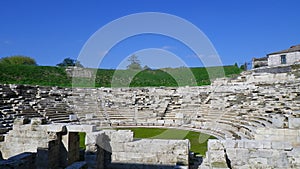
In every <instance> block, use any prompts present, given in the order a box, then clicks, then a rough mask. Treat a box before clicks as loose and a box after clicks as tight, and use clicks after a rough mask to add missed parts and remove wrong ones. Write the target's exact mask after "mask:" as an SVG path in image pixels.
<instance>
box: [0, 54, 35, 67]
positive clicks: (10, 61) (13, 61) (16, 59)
mask: <svg viewBox="0 0 300 169" xmlns="http://www.w3.org/2000/svg"><path fill="white" fill-rule="evenodd" d="M0 64H7V65H37V64H36V62H35V60H34V59H33V58H30V57H28V56H21V55H16V56H9V57H4V58H2V59H0Z"/></svg>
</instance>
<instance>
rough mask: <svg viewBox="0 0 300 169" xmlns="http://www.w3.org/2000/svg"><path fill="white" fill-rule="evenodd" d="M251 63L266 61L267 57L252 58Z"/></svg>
mask: <svg viewBox="0 0 300 169" xmlns="http://www.w3.org/2000/svg"><path fill="white" fill-rule="evenodd" d="M252 60H253V61H268V57H262V58H253V59H252Z"/></svg>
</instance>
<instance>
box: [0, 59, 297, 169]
mask: <svg viewBox="0 0 300 169" xmlns="http://www.w3.org/2000/svg"><path fill="white" fill-rule="evenodd" d="M0 96H1V100H0V107H1V108H0V112H1V114H0V116H1V117H0V133H1V137H0V140H1V141H3V142H2V143H1V147H0V150H1V152H2V155H3V157H4V158H11V157H12V156H15V155H17V154H18V153H21V152H24V151H25V149H22V148H19V147H22V146H16V145H19V144H24V145H25V143H27V142H25V143H23V142H24V141H23V142H22V141H21V140H26V139H23V138H26V137H28V136H30V135H31V136H32V138H34V137H35V136H40V138H38V139H39V140H40V141H39V142H38V143H37V144H35V145H36V146H37V147H30V146H29V147H30V148H29V149H26V151H27V152H33V153H36V154H35V156H36V157H33V155H32V154H25V155H23V156H21V157H19V158H26V159H28V160H29V161H30V160H33V159H34V158H38V157H39V152H41V151H42V150H44V149H42V148H47V147H48V148H49V144H50V143H51V145H56V142H55V140H57V139H55V138H58V140H64V137H67V138H69V137H73V136H72V134H66V135H67V136H66V135H65V133H68V126H71V125H74V126H79V125H87V126H93V131H94V132H91V133H93V134H87V136H88V135H89V137H88V138H87V139H86V145H87V150H91V151H90V152H91V158H86V164H87V165H88V166H92V165H95V164H93V163H96V161H102V162H103V164H101V165H105V166H106V167H107V166H109V163H110V164H112V163H114V165H118V166H122V165H123V164H125V163H126V164H131V163H134V162H137V163H138V164H139V165H140V166H139V167H141V168H143V167H144V168H145V166H142V164H148V165H152V164H158V163H161V164H162V165H165V166H167V165H171V166H173V167H174V166H175V165H181V164H182V166H188V152H186V151H185V150H186V148H187V147H188V146H189V145H188V142H187V141H185V140H181V141H180V140H176V141H174V142H173V141H172V140H147V139H143V140H130V139H129V138H131V139H132V136H129V135H130V133H131V132H129V131H128V133H126V132H125V133H126V134H125V133H118V132H120V131H103V128H110V127H113V128H118V127H141V126H142V127H160V128H178V129H186V130H191V131H199V132H203V133H207V134H210V135H213V136H215V137H217V138H218V140H209V142H208V152H207V155H206V157H205V159H204V161H203V163H202V165H201V166H199V168H300V164H299V161H300V158H299V154H300V153H299V147H300V70H299V65H292V66H288V67H284V68H283V67H281V68H277V69H276V68H266V69H264V70H263V69H257V70H252V71H247V72H243V73H242V74H241V75H240V76H239V77H237V78H234V79H228V78H226V79H217V80H215V81H214V83H213V84H212V85H210V86H198V87H177V88H175V87H149V88H147V87H145V88H95V89H92V88H73V89H71V88H58V87H41V86H27V85H1V86H0ZM14 119H18V120H17V121H15V122H14ZM20 119H23V121H22V120H21V121H20ZM37 119H45V121H44V120H37ZM21 123H23V125H24V127H19V128H18V125H19V126H20V124H21ZM35 123H38V124H40V125H34V124H35ZM44 123H47V124H44ZM53 124H56V125H58V124H60V125H62V124H64V125H65V126H66V127H62V131H60V132H55V133H60V134H56V137H52V134H51V130H48V127H42V126H52V125H53ZM35 128H36V129H37V130H36V131H35V130H34V129H35ZM50 128H51V127H50ZM64 128H66V131H64V130H65V129H64ZM71 128H72V127H71ZM12 129H13V130H12ZM23 129H24V133H23V132H22V131H23ZM81 130H83V129H81ZM25 131H26V132H25ZM73 131H74V133H75V134H74V138H75V137H77V134H76V133H78V132H80V131H78V130H73ZM83 131H84V130H83ZM31 132H32V134H30V133H31ZM39 132H43V133H45V134H38V133H39ZM49 132H50V133H49ZM103 132H104V133H105V134H104V135H105V137H106V136H107V138H104V136H103V134H101V133H103ZM69 133H70V132H69ZM112 133H118V134H121V135H122V134H125V135H126V136H125V135H124V136H122V137H120V138H119V140H118V139H116V138H115V137H113V135H114V134H112ZM127 134H128V135H127ZM18 138H22V139H19V140H18ZM89 138H93V139H92V141H91V142H90V143H92V144H91V145H89ZM97 138H98V142H97ZM51 139H54V141H53V140H51ZM99 139H100V140H102V141H99ZM13 140H15V141H13ZM28 140H30V138H28ZM107 140H109V141H107ZM116 140H118V141H116ZM127 141H128V142H127ZM9 142H14V144H15V146H12V145H11V144H9ZM57 142H60V141H57ZM62 142H63V141H62ZM121 142H122V146H120V144H119V143H121ZM154 142H155V143H154ZM123 143H124V144H123ZM156 143H157V144H156ZM57 144H59V145H68V146H69V145H71V144H73V143H69V144H65V143H57ZM76 144H77V143H74V145H76ZM104 144H105V146H104ZM95 145H97V146H98V147H99V145H102V146H100V147H103V146H104V147H110V148H109V149H108V150H109V151H106V150H105V149H103V150H101V151H100V150H99V151H95V150H96V149H97V146H96V147H95ZM154 145H155V146H158V145H163V147H165V149H164V150H165V152H169V148H170V147H168V145H171V146H173V148H174V147H176V148H175V150H174V151H173V153H174V156H172V155H171V156H168V158H167V157H165V156H159V155H158V154H163V153H162V152H159V151H156V150H157V149H155V146H154ZM151 146H153V147H151ZM54 147H55V146H54ZM71 147H73V146H71ZM141 147H142V148H141ZM147 148H149V149H147ZM70 150H71V149H70ZM110 150H111V151H110ZM151 150H154V152H151ZM177 150H178V151H177ZM49 152H50V151H48V153H49ZM51 152H52V151H51ZM74 152H75V150H74ZM98 152H102V153H104V154H106V155H101V156H100V155H99V156H97V155H95V154H97V153H98ZM109 152H110V153H109ZM149 152H151V153H149ZM70 153H71V154H72V151H70ZM70 153H67V155H69V154H70ZM168 154H169V153H168ZM179 154H180V155H179ZM175 155H176V158H175ZM271 155H272V156H271ZM29 156H30V157H29ZM71 156H77V154H76V153H74V155H71ZM141 156H142V157H147V158H146V161H143V160H141V159H139V160H137V157H141ZM31 157H32V158H31ZM85 157H89V155H88V153H87V152H86V153H85ZM169 157H170V158H169ZM97 158H100V160H99V159H97ZM74 159H76V158H74ZM68 161H70V162H68ZM74 161H78V160H72V158H70V160H69V158H67V160H65V161H62V162H60V164H62V165H63V166H66V165H67V164H70V163H71V162H74ZM107 161H108V163H107ZM275 161H276V162H275ZM106 163H107V164H106ZM74 165H78V166H81V165H83V164H82V163H74ZM123 167H124V166H123ZM121 168H122V167H121Z"/></svg>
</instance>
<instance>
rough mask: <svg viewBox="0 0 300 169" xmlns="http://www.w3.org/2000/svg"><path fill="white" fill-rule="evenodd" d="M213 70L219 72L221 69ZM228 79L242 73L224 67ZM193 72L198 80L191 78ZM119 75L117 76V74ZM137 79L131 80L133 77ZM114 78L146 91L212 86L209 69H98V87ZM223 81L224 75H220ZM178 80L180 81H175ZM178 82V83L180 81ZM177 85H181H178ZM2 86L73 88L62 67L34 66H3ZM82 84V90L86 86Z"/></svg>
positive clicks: (0, 67) (236, 68)
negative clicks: (25, 85) (188, 74)
mask: <svg viewBox="0 0 300 169" xmlns="http://www.w3.org/2000/svg"><path fill="white" fill-rule="evenodd" d="M210 69H211V70H214V69H215V70H216V71H218V67H212V68H210ZM223 69H224V72H225V75H226V76H228V77H229V76H234V75H236V74H239V73H240V72H241V69H239V68H238V67H236V66H224V67H223ZM187 71H188V72H191V73H192V75H194V78H191V76H187V75H186V74H187V73H186V72H187ZM114 73H116V74H114ZM132 75H134V78H133V79H132V80H130V76H132ZM113 77H114V80H115V81H114V86H118V87H121V86H128V85H126V83H128V82H130V84H129V85H130V86H131V87H145V86H185V85H192V84H194V85H208V84H210V80H209V76H208V73H207V69H206V68H190V69H188V68H166V69H161V70H143V71H140V72H136V71H135V72H134V71H132V70H117V71H116V70H111V69H98V70H97V73H96V79H95V86H96V87H110V86H111V81H112V79H113ZM220 77H221V75H220ZM175 78H176V79H175ZM193 79H195V81H196V82H195V83H193ZM176 80H177V81H176ZM177 82H180V84H178V83H177ZM0 83H1V84H30V85H41V86H61V87H71V86H72V78H71V77H69V76H68V75H67V73H66V71H65V69H64V68H62V67H51V66H33V65H5V64H1V65H0ZM85 83H86V82H85V80H82V86H85V85H84V84H85Z"/></svg>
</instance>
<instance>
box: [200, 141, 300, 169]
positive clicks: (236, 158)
mask: <svg viewBox="0 0 300 169" xmlns="http://www.w3.org/2000/svg"><path fill="white" fill-rule="evenodd" d="M299 159H300V148H299V147H297V148H295V147H293V146H292V145H291V144H290V143H289V142H282V141H265V140H261V141H257V140H209V141H208V151H207V153H206V158H205V159H204V162H203V163H202V165H201V166H200V167H199V169H209V168H232V169H243V168H245V169H246V168H247V169H248V168H253V169H254V168H255V169H256V168H274V169H281V168H299V167H300V161H299Z"/></svg>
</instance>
